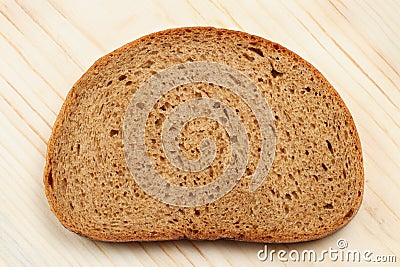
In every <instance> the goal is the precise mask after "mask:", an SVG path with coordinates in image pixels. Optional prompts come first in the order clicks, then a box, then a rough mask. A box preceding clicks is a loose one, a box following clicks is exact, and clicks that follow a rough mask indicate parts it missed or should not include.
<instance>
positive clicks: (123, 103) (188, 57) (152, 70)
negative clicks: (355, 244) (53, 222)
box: [44, 27, 364, 242]
mask: <svg viewBox="0 0 400 267" xmlns="http://www.w3.org/2000/svg"><path fill="white" fill-rule="evenodd" d="M194 61H205V62H216V63H219V64H223V65H228V66H230V67H232V68H235V69H237V70H239V71H240V72H242V73H243V74H244V75H246V76H248V77H249V78H250V79H251V80H252V82H253V83H254V84H256V85H257V86H258V88H259V90H260V91H261V92H262V94H263V95H264V96H265V99H266V101H267V103H268V105H269V107H270V108H271V110H272V112H273V115H274V118H275V126H276V138H277V139H276V151H275V160H274V162H273V165H272V168H271V170H270V171H269V173H268V176H267V177H266V179H265V181H264V183H263V184H262V186H260V187H259V188H258V189H257V190H256V191H254V192H249V191H248V184H249V181H250V177H251V175H252V174H253V172H254V171H255V168H256V166H257V162H258V158H259V154H260V150H259V147H260V132H259V128H258V125H257V123H256V121H255V120H254V119H255V118H254V114H252V112H250V110H249V107H248V106H247V105H246V103H245V102H244V101H243V100H241V99H240V98H239V97H237V96H236V95H234V94H232V92H231V91H230V90H229V89H226V88H222V87H219V86H216V85H213V84H209V83H193V84H189V85H182V86H179V87H177V88H175V89H172V90H171V91H169V92H168V93H167V94H166V95H164V96H163V97H162V98H161V99H160V100H159V101H158V103H157V104H156V106H155V107H154V109H153V111H152V112H151V113H150V116H149V119H148V120H147V123H146V126H145V127H146V135H145V143H146V146H147V152H148V155H149V157H151V159H152V160H153V161H154V167H155V169H156V170H157V171H158V172H159V173H161V174H162V175H163V177H164V179H166V180H167V181H169V182H171V183H174V184H177V185H182V186H188V187H194V186H199V185H204V184H207V183H210V182H211V181H213V180H215V179H218V176H219V175H220V174H221V173H222V172H223V171H224V168H225V167H226V165H227V164H228V163H229V158H230V153H231V151H230V141H229V136H228V135H227V133H226V131H225V130H224V129H223V127H221V125H219V124H218V123H216V122H214V121H212V120H209V119H206V118H201V119H197V120H193V121H192V122H190V123H188V124H187V125H186V126H185V127H184V128H183V131H182V133H181V135H180V139H179V143H180V148H181V150H182V153H183V154H184V155H185V156H186V157H188V158H189V159H196V157H198V156H199V151H198V144H199V141H201V139H202V138H203V137H205V136H207V137H208V138H210V139H212V140H215V141H216V146H217V155H216V158H215V160H214V162H213V164H212V165H211V166H210V167H209V168H207V169H205V170H204V171H201V172H199V173H186V172H183V171H181V170H179V169H177V168H175V167H173V166H171V165H170V164H169V163H168V162H167V161H166V158H165V154H164V152H163V150H162V145H161V129H162V123H163V121H164V120H165V118H166V116H168V114H169V113H170V112H171V111H172V109H173V108H174V107H176V106H177V105H179V104H180V103H182V102H184V101H187V100H190V99H192V98H194V97H205V98H216V99H219V100H220V101H222V102H224V103H225V104H226V105H228V106H230V107H232V108H234V110H236V113H237V115H238V116H239V117H240V118H241V120H242V122H243V123H244V125H245V127H246V130H247V131H248V137H249V142H250V147H249V159H248V165H247V169H246V172H245V174H244V175H243V177H242V178H241V180H240V181H239V183H238V184H237V185H236V186H235V187H234V189H233V190H232V191H230V192H229V193H227V194H226V195H225V196H223V197H222V198H220V199H219V200H217V201H216V202H213V203H210V204H207V205H203V206H198V207H179V206H173V205H168V204H165V203H162V202H160V201H158V200H156V199H154V198H153V197H151V196H149V195H147V194H146V193H144V191H143V190H142V189H141V188H140V187H139V186H138V185H137V184H136V182H135V180H134V178H133V177H132V175H131V174H130V172H129V169H128V167H127V164H126V162H125V159H124V148H123V143H122V125H123V120H124V115H125V111H126V109H127V107H128V105H129V103H130V101H131V100H132V97H133V95H134V93H135V91H136V90H137V88H138V87H139V86H140V85H141V84H143V83H144V82H145V81H146V80H148V79H149V78H150V77H151V76H152V75H154V74H156V73H158V72H160V71H162V70H164V69H167V68H169V67H171V66H174V65H176V64H180V63H185V62H194ZM363 183H364V174H363V160H362V153H361V145H360V141H359V138H358V134H357V131H356V128H355V125H354V122H353V120H352V117H351V115H350V113H349V111H348V109H347V108H346V106H345V104H344V103H343V101H342V100H341V98H340V97H339V95H338V93H337V92H336V91H335V90H334V89H333V88H332V86H331V85H330V84H329V83H328V81H327V80H326V79H325V78H324V77H323V76H322V75H321V74H320V73H319V72H318V71H317V70H316V69H315V68H314V67H313V66H312V65H311V64H309V63H307V62H306V61H305V60H303V59H302V58H300V57H299V56H298V55H296V54H295V53H293V52H291V51H290V50H288V49H286V48H284V47H282V46H280V45H278V44H276V43H273V42H270V41H268V40H265V39H263V38H260V37H257V36H254V35H250V34H246V33H243V32H237V31H231V30H225V29H215V28H210V27H194V28H180V29H172V30H166V31H162V32H158V33H154V34H150V35H148V36H144V37H142V38H140V39H138V40H136V41H134V42H132V43H129V44H127V45H125V46H123V47H121V48H119V49H117V50H115V51H114V52H112V53H110V54H108V55H106V56H104V57H102V58H101V59H99V60H98V61H96V62H95V64H94V65H93V66H92V67H91V68H90V69H89V70H88V71H87V72H86V73H85V74H84V75H83V76H82V77H81V78H80V79H79V81H78V82H77V83H76V84H75V85H74V86H73V88H72V89H71V91H70V92H69V94H68V96H67V98H66V100H65V103H64V105H63V107H62V109H61V111H60V113H59V115H58V117H57V120H56V123H55V125H54V128H53V132H52V135H51V137H50V140H49V143H48V150H47V162H46V167H45V173H44V184H45V191H46V196H47V198H48V201H49V203H50V207H51V209H52V211H53V212H54V214H55V215H56V216H57V218H58V219H59V220H60V222H61V223H62V224H63V225H64V226H65V227H66V228H67V229H69V230H71V231H73V232H76V233H78V234H80V235H83V236H87V237H90V238H93V239H97V240H104V241H133V240H136V241H144V240H168V239H182V238H189V239H208V240H213V239H223V238H226V239H235V240H245V241H254V242H298V241H305V240H312V239H317V238H320V237H323V236H326V235H328V234H330V233H332V232H334V231H336V230H338V229H339V228H341V227H343V226H344V225H346V224H347V223H348V222H349V221H350V220H351V219H352V218H353V216H354V215H355V213H356V212H357V210H358V208H359V206H360V204H361V200H362V195H363Z"/></svg>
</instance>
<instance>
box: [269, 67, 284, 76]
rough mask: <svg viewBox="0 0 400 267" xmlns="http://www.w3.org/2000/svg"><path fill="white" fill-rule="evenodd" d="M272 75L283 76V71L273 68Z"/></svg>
mask: <svg viewBox="0 0 400 267" xmlns="http://www.w3.org/2000/svg"><path fill="white" fill-rule="evenodd" d="M271 75H272V77H274V78H276V77H280V76H282V75H283V73H282V72H279V71H277V70H275V69H272V70H271Z"/></svg>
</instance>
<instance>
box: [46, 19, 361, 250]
mask: <svg viewBox="0 0 400 267" xmlns="http://www.w3.org/2000/svg"><path fill="white" fill-rule="evenodd" d="M185 30H203V31H210V30H215V31H220V32H224V33H228V34H236V35H238V36H241V37H243V38H249V37H250V38H252V39H256V40H257V41H258V42H264V43H266V44H269V45H274V46H276V45H277V46H279V48H281V49H282V50H285V52H286V53H287V55H288V56H290V57H293V58H297V59H298V60H299V61H300V62H302V63H303V64H304V65H305V66H308V67H309V69H310V70H312V71H313V73H314V75H316V76H318V78H320V80H322V81H324V82H325V86H326V87H325V88H326V89H327V90H329V91H330V93H331V94H332V96H333V97H334V98H335V100H336V102H337V103H338V104H339V105H340V106H341V107H342V108H343V110H345V119H346V121H347V122H348V123H349V125H350V126H351V128H352V130H353V138H354V140H355V142H356V145H357V147H358V148H359V152H360V153H359V156H360V158H359V159H358V160H360V162H361V166H362V167H361V177H360V179H359V181H360V183H361V188H360V189H361V195H360V196H359V197H358V199H357V203H356V204H355V206H354V207H353V208H354V212H353V214H352V215H351V216H349V217H347V218H344V219H343V221H342V222H341V223H339V224H337V225H335V227H332V228H331V229H329V230H328V231H324V232H320V233H315V234H314V235H304V236H297V238H296V239H295V237H294V236H282V237H275V238H274V237H272V238H271V239H268V240H266V239H261V238H253V239H247V238H246V237H244V238H242V239H237V238H232V239H233V240H238V241H247V242H267V243H295V242H303V241H311V240H316V239H320V238H323V237H325V236H328V235H330V234H332V233H334V232H336V231H338V230H340V229H341V228H342V227H344V226H346V225H347V224H348V223H349V222H350V221H351V220H352V219H353V218H354V216H355V215H356V213H357V212H358V210H359V209H360V206H361V202H362V199H363V195H364V163H363V156H362V147H361V142H360V139H359V135H358V132H357V128H356V126H355V123H354V120H353V117H352V115H351V113H350V111H349V109H348V108H347V106H346V105H345V103H344V102H343V100H342V98H341V97H340V95H339V93H338V92H337V91H336V90H335V89H334V88H333V86H332V85H331V84H330V83H329V82H328V81H327V80H326V78H325V77H324V76H323V75H322V74H321V73H320V72H319V71H318V70H317V69H316V68H315V67H314V66H313V65H312V64H311V63H309V62H308V61H306V60H304V59H303V58H301V57H300V56H299V55H297V54H296V53H294V52H293V51H291V50H290V49H287V48H286V47H283V46H282V45H280V44H278V43H275V42H272V41H269V40H266V39H264V38H262V37H259V36H256V35H252V34H248V33H244V32H240V31H234V30H228V29H219V28H214V27H183V28H174V29H168V30H163V31H159V32H155V33H151V34H148V35H145V36H143V37H140V38H139V39H136V40H134V41H132V42H130V43H128V44H125V45H124V46H122V47H120V48H117V49H116V50H114V51H112V52H110V53H108V54H107V55H105V56H103V57H101V58H100V59H98V60H96V62H95V63H94V64H93V65H92V66H91V67H90V68H89V69H88V70H87V71H86V72H85V73H84V74H83V75H82V77H84V76H86V75H90V73H91V72H92V71H94V69H95V68H96V67H97V66H100V65H103V64H105V63H107V62H108V61H109V60H111V58H112V57H114V55H115V54H121V53H124V51H126V50H129V49H130V47H131V46H133V45H135V44H136V43H139V42H141V41H143V40H146V39H148V38H149V37H150V36H154V35H161V34H168V33H175V32H179V31H185ZM80 83H82V78H80V79H79V80H78V81H77V82H76V83H75V84H74V85H73V87H72V89H71V90H70V91H69V93H68V94H67V97H66V99H65V101H64V103H63V105H62V107H61V110H60V112H59V114H58V116H57V119H56V121H55V123H54V126H53V130H52V133H51V136H50V138H49V141H48V146H47V152H46V165H45V169H44V177H43V182H44V186H45V194H46V197H47V200H48V202H49V204H50V209H51V211H52V212H53V213H54V214H55V215H56V217H57V218H58V219H59V221H60V222H61V224H62V225H63V226H64V227H65V228H66V229H68V230H70V231H72V232H75V233H77V234H79V235H81V236H84V237H87V238H90V239H93V240H99V241H107V242H129V241H162V240H179V239H187V237H186V236H182V235H179V234H178V233H177V234H176V235H171V236H167V235H164V236H163V237H162V238H160V237H151V236H147V237H143V238H141V239H138V238H137V237H130V236H108V235H96V234H94V233H91V235H86V234H83V233H82V232H80V231H79V230H78V229H75V228H74V227H73V226H72V225H70V224H69V223H68V222H67V221H63V220H62V216H61V214H59V213H58V212H57V207H56V204H55V203H53V202H52V201H51V196H50V195H51V192H50V189H49V179H50V177H51V176H50V174H51V154H52V153H53V151H54V149H53V148H54V144H55V142H56V139H55V133H56V132H57V130H58V128H59V127H60V126H61V124H62V121H63V118H64V114H65V111H66V109H67V107H68V106H69V104H70V102H71V101H72V100H73V98H74V97H73V96H74V95H75V88H76V87H78V86H79V85H80ZM232 236H234V235H232ZM217 239H221V238H218V237H217V236H213V237H211V236H198V237H196V238H195V239H193V240H217ZM225 239H226V238H225Z"/></svg>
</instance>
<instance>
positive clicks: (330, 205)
mask: <svg viewBox="0 0 400 267" xmlns="http://www.w3.org/2000/svg"><path fill="white" fill-rule="evenodd" d="M324 209H327V210H331V209H333V205H332V204H331V203H328V204H325V205H324Z"/></svg>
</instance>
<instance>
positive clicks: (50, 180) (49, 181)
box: [47, 169, 53, 189]
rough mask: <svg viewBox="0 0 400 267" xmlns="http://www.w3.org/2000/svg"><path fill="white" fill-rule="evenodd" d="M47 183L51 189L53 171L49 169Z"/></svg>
mask: <svg viewBox="0 0 400 267" xmlns="http://www.w3.org/2000/svg"><path fill="white" fill-rule="evenodd" d="M47 183H48V184H49V185H50V187H51V189H53V172H52V170H51V169H50V172H49V177H48V178H47Z"/></svg>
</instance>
